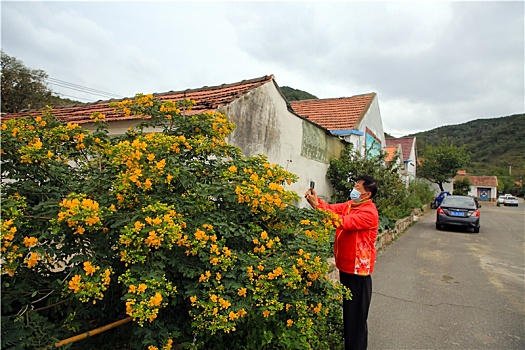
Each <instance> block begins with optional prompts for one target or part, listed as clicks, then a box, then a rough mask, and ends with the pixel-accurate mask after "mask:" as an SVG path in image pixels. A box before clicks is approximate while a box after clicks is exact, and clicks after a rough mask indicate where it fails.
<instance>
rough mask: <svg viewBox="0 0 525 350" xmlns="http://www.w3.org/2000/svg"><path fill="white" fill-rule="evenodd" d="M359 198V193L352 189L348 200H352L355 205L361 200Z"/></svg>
mask: <svg viewBox="0 0 525 350" xmlns="http://www.w3.org/2000/svg"><path fill="white" fill-rule="evenodd" d="M360 196H361V192H359V191H358V190H356V189H355V188H353V189H352V191H351V192H350V199H353V200H354V202H356V203H358V202H360V201H361V199H360V198H359V197H360Z"/></svg>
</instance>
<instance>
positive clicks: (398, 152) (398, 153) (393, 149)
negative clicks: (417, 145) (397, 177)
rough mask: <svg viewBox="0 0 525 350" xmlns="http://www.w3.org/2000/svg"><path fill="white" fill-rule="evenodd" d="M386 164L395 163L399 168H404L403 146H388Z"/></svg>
mask: <svg viewBox="0 0 525 350" xmlns="http://www.w3.org/2000/svg"><path fill="white" fill-rule="evenodd" d="M385 160H386V162H387V163H394V165H395V166H397V167H398V168H402V167H403V150H402V149H401V145H399V144H398V145H395V146H386V159H385Z"/></svg>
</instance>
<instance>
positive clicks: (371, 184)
mask: <svg viewBox="0 0 525 350" xmlns="http://www.w3.org/2000/svg"><path fill="white" fill-rule="evenodd" d="M357 181H363V187H364V188H365V190H367V191H368V192H370V193H371V194H372V196H371V197H370V198H374V196H375V195H376V193H377V181H376V180H375V179H374V178H373V177H372V176H368V175H361V176H359V177H358V178H357V180H356V182H357Z"/></svg>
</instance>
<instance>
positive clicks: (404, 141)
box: [386, 137, 416, 161]
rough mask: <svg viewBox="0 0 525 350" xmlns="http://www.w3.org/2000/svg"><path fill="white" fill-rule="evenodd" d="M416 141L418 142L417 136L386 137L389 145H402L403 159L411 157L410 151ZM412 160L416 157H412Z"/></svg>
mask: <svg viewBox="0 0 525 350" xmlns="http://www.w3.org/2000/svg"><path fill="white" fill-rule="evenodd" d="M414 142H416V138H415V137H400V138H388V139H386V145H387V146H396V145H401V149H402V152H403V160H408V159H410V151H411V150H412V146H413V145H414ZM412 161H415V159H412Z"/></svg>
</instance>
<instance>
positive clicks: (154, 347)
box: [148, 345, 159, 350]
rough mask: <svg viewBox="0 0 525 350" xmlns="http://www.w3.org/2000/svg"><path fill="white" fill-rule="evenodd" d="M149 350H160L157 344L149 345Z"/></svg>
mask: <svg viewBox="0 0 525 350" xmlns="http://www.w3.org/2000/svg"><path fill="white" fill-rule="evenodd" d="M148 350H159V348H157V347H156V346H153V345H150V346H148Z"/></svg>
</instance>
